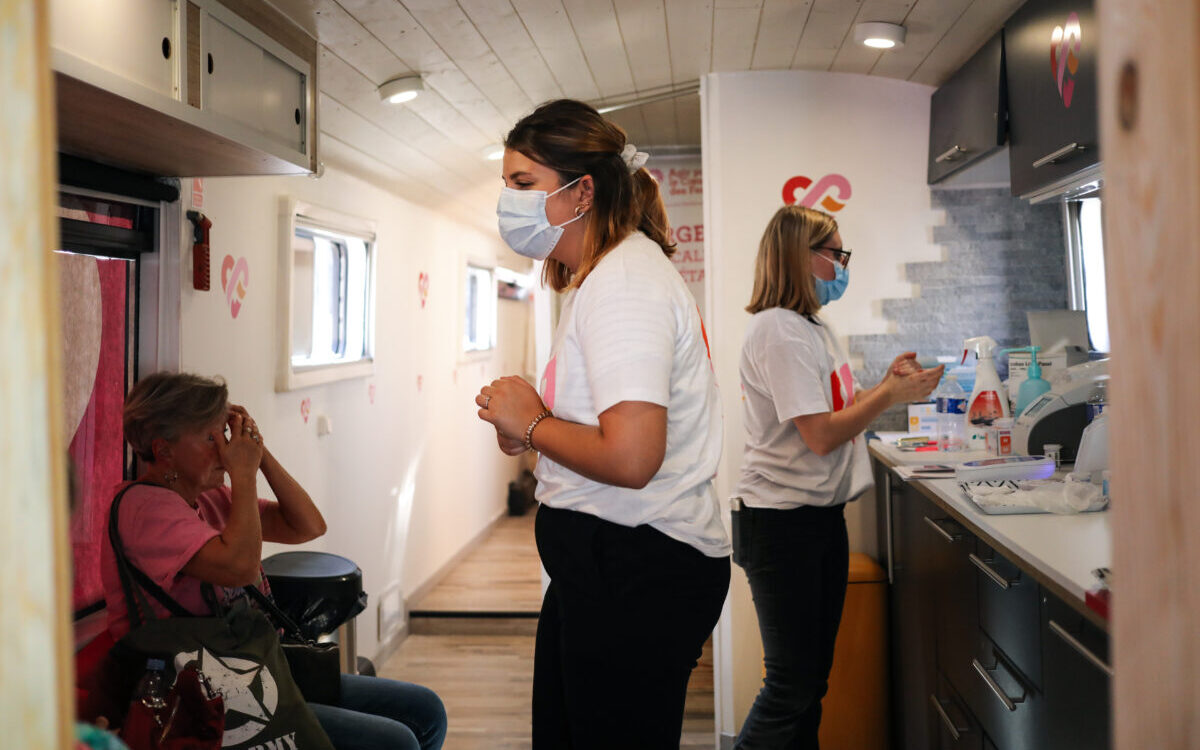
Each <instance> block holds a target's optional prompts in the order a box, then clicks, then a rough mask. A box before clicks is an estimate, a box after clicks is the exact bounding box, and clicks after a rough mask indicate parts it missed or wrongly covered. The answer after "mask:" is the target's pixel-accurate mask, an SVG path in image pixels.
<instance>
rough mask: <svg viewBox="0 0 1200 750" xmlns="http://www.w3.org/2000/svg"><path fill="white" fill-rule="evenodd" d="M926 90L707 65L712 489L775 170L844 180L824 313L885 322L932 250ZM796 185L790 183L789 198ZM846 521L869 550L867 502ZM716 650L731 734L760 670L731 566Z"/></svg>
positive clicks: (872, 325)
mask: <svg viewBox="0 0 1200 750" xmlns="http://www.w3.org/2000/svg"><path fill="white" fill-rule="evenodd" d="M932 91H933V89H932V88H931V87H928V86H922V85H918V84H911V83H907V82H904V81H895V80H891V79H886V78H879V77H867V76H860V75H853V74H844V73H821V72H808V71H795V72H762V73H718V74H712V75H709V76H707V77H706V78H705V79H704V80H703V88H702V92H701V93H702V102H701V108H702V115H701V116H702V124H703V145H704V204H705V225H706V260H705V268H706V271H707V273H706V281H707V283H708V287H707V291H708V293H707V298H708V323H709V333H710V336H711V343H712V354H713V361H714V366H715V367H716V372H717V379H718V382H719V383H720V385H721V398H722V406H723V409H724V414H725V445H724V453H723V456H722V459H721V464H720V468H719V471H718V475H717V490H718V492H719V493H720V495H721V496H722V498H728V497H729V495H730V494H731V493H732V490H733V487H734V485H735V483H736V481H737V476H738V471H739V467H740V463H741V456H742V448H743V443H744V432H743V427H742V418H741V398H740V389H739V381H738V371H737V362H738V356H739V353H740V351H741V345H742V334H743V332H744V330H745V326H746V323H747V321H748V320H749V317H750V316H749V315H748V314H747V313H746V312H745V311H744V309H743V308H744V306H745V305H746V303H747V302H748V301H749V298H750V291H751V286H752V282H753V273H754V259H755V255H756V253H757V250H758V242H759V239H760V237H761V236H762V232H763V229H764V228H765V227H766V224H767V221H768V220H769V219H770V218H771V216H772V215H773V214H774V213H775V211H776V210H777V209H778V208H779V207H780V206H781V205H782V203H783V187H784V185H785V183H787V182H788V181H789V180H790V179H792V178H793V177H807V178H809V179H810V180H811V181H812V183H813V184H812V185H811V187H810V189H811V190H815V189H816V187H817V183H819V181H820V180H821V179H822V178H823V177H825V176H826V175H840V176H842V177H845V178H846V179H847V180H848V181H849V184H850V192H849V196H848V197H847V196H846V195H845V193H844V192H843V191H840V190H838V189H831V190H829V191H826V192H825V193H824V195H825V196H827V197H832V198H833V199H835V200H837V201H839V202H840V203H842V204H843V207H842V208H841V209H840V210H838V211H836V212H834V216H835V217H836V218H837V220H838V224H839V227H840V229H841V234H842V239H843V241H844V243H845V246H846V248H847V249H850V250H852V251H853V253H854V255H853V260H852V262H851V264H850V286H849V289H848V290H847V292H846V294H845V296H844V297H843V298H842V300H840V301H838V302H835V303H833V304H832V305H830V306H829V308H828V309H827V310H826V311H825V313H823V314H824V316H825V317H826V318H827V319H828V320H830V321H831V323H832V325H833V327H834V328H835V329H836V330H837V332H838V333H839V334H840V335H841V336H842V337H843V339H844V337H845V336H847V335H850V334H871V333H886V332H887V322H886V321H885V319H884V318H883V317H882V315H881V314H880V310H881V307H880V301H881V300H882V299H884V298H889V297H910V296H912V288H911V285H909V284H908V283H907V282H905V281H904V279H903V275H902V271H903V264H904V263H906V262H912V261H920V260H937V259H940V257H941V256H940V251H939V250H938V248H937V247H935V246H934V245H933V244H932V243H931V230H930V227H931V226H932V225H933V224H934V223H936V222H935V218H936V217H935V215H934V212H933V211H931V209H930V202H929V190H928V188H927V186H926V185H925V173H926V171H925V159H926V153H927V150H928V147H927V142H928V133H929V130H928V128H929V96H930V94H931V93H932ZM805 193H806V191H805V190H803V189H801V190H800V197H801V198H803V196H804V195H805ZM820 197H821V196H818V198H820ZM816 207H817V208H822V206H821V205H820V204H819V203H818V204H817V206H816ZM825 210H828V209H827V208H826V209H825ZM864 385H867V386H869V385H873V384H870V383H865V384H864ZM847 523H848V526H849V530H850V546H851V549H852V550H853V551H865V552H868V553H871V554H873V553H874V551H875V549H874V548H875V541H874V535H875V526H874V508H873V502H871V501H866V502H864V501H860V502H858V503H856V504H854V505H852V506H851V507H850V508H849V509H848V510H847ZM718 649H719V650H720V653H719V655H718V670H719V677H718V679H719V683H720V684H719V685H718V690H719V691H720V694H719V695H718V705H719V706H720V707H721V708H720V715H719V716H718V726H719V731H721V732H722V733H730V734H733V733H736V732H737V730H738V728H739V727H740V726H741V723H742V720H743V719H744V718H745V715H746V712H747V711H749V708H750V705H751V703H752V702H753V699H754V695H755V694H756V693H757V691H758V688H759V685H760V680H761V678H760V675H761V672H760V670H761V661H760V658H761V652H760V640H759V635H758V630H757V621H756V618H755V615H754V609H753V605H752V603H751V600H750V595H749V587H748V585H747V584H746V578H745V576H744V575H743V574H742V573H740V572H739V571H735V572H734V575H733V584H732V586H731V595H730V602H729V608H728V615H727V617H725V618H723V620H722V624H721V627H720V631H719V633H718Z"/></svg>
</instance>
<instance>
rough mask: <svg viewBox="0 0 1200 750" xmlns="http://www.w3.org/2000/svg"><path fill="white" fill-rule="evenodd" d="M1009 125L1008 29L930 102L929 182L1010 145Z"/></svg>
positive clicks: (969, 61) (979, 52) (993, 38)
mask: <svg viewBox="0 0 1200 750" xmlns="http://www.w3.org/2000/svg"><path fill="white" fill-rule="evenodd" d="M1007 128H1008V100H1007V96H1006V93H1005V72H1004V32H1003V31H1001V32H1000V33H998V34H996V35H995V36H994V37H992V38H991V39H990V40H989V41H988V42H987V43H986V44H984V45H983V48H982V49H980V50H979V51H978V52H976V53H975V55H974V57H972V58H971V59H970V60H968V61H967V62H966V64H964V65H963V66H962V67H961V68H959V70H958V72H956V73H955V74H954V75H953V76H951V77H950V80H948V81H946V83H944V84H942V86H941V88H939V89H938V90H937V91H935V92H934V93H933V97H932V98H931V99H930V103H929V172H928V174H929V183H930V184H933V183H935V182H937V181H938V180H941V179H943V178H944V177H947V176H948V175H951V174H953V173H954V172H957V171H958V170H960V169H962V168H963V167H965V166H967V165H969V164H972V163H974V162H976V161H978V160H979V159H982V158H983V157H985V156H987V155H988V154H991V153H993V152H995V151H996V150H997V149H999V148H1001V147H1002V146H1004V140H1005V137H1006V135H1007Z"/></svg>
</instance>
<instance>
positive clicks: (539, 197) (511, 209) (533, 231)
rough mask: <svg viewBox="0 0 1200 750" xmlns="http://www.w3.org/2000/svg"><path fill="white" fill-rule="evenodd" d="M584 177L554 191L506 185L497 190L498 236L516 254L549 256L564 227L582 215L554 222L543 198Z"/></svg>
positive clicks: (537, 256) (543, 257)
mask: <svg viewBox="0 0 1200 750" xmlns="http://www.w3.org/2000/svg"><path fill="white" fill-rule="evenodd" d="M582 179H583V177H582V176H580V177H576V178H575V179H573V180H571V181H570V182H568V183H567V184H566V185H563V186H562V187H560V188H559V189H558V190H555V191H554V192H553V193H547V192H546V191H545V190H517V189H516V188H510V187H505V188H504V189H503V190H501V191H500V201H499V202H498V203H497V204H496V216H497V217H499V225H500V237H501V238H503V239H504V241H505V242H506V243H507V244H508V246H509V247H511V248H512V249H513V252H514V253H516V254H517V255H523V256H525V257H526V258H533V259H534V260H545V259H546V258H548V257H549V256H550V253H551V251H553V250H554V246H555V245H557V244H558V240H559V238H561V237H562V233H563V227H565V226H566V225H567V224H570V223H571V222H572V221H578V220H579V219H581V218H583V215H584V212H580V213H579V214H577V215H576V216H575V218H574V219H570V220H568V221H565V222H563V223H562V224H559V225H557V226H555V225H554V224H551V223H550V219H548V218H546V201H547V200H548V199H549V198H550V196H552V195H555V194H557V193H560V192H562V191H563V190H566V189H567V188H569V187H571V186H572V185H574V184H575V183H576V182H579V181H580V180H582Z"/></svg>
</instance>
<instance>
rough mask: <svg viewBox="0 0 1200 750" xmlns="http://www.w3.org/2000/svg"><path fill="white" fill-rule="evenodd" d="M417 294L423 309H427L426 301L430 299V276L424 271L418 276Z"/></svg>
mask: <svg viewBox="0 0 1200 750" xmlns="http://www.w3.org/2000/svg"><path fill="white" fill-rule="evenodd" d="M417 294H418V295H419V296H420V298H421V307H425V300H426V299H428V298H429V274H427V273H425V272H424V271H422V272H421V274H420V275H419V276H417Z"/></svg>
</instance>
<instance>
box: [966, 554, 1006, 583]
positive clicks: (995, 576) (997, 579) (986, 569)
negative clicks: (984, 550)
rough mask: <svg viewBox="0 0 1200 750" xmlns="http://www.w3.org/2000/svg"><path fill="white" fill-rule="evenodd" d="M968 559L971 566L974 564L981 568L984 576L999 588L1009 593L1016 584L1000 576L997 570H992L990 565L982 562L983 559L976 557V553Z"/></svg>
mask: <svg viewBox="0 0 1200 750" xmlns="http://www.w3.org/2000/svg"><path fill="white" fill-rule="evenodd" d="M967 559H968V560H970V561H971V564H972V565H974V566H975V567H977V568H979V569H980V570H982V571H983V574H984V575H985V576H987V577H988V578H990V579H992V582H993V583H995V584H996V585H997V586H999V587H1000V588H1002V589H1004V590H1005V591H1008V588H1009V587H1010V586H1012V585H1013V584H1014V583H1016V581H1010V580H1008V579H1007V578H1005V577H1004V576H1002V575H1000V574H999V573H997V572H996V571H995V570H993V569H992V566H990V565H988V564H987V563H985V562H984V561H983V560H982V559H981V558H980V557H979V556H978V555H976V554H975V553H974V552H972V553H971V554H969V555H967Z"/></svg>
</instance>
